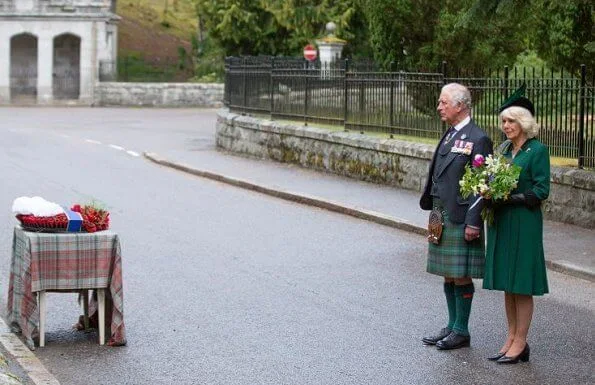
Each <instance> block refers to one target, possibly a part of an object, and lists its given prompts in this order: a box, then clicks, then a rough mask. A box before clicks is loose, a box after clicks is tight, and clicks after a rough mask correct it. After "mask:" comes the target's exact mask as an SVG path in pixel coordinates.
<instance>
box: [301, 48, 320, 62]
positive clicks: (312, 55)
mask: <svg viewBox="0 0 595 385" xmlns="http://www.w3.org/2000/svg"><path fill="white" fill-rule="evenodd" d="M317 56H318V51H316V47H314V46H313V45H312V44H306V46H305V47H304V59H306V60H308V61H310V62H311V61H314V60H316V57H317Z"/></svg>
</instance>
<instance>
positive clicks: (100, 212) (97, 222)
mask: <svg viewBox="0 0 595 385" xmlns="http://www.w3.org/2000/svg"><path fill="white" fill-rule="evenodd" d="M70 209H71V210H72V211H76V212H77V213H80V214H81V216H82V217H83V229H84V230H85V231H86V232H88V233H94V232H96V231H101V230H107V229H108V228H109V212H107V211H106V210H104V209H103V208H101V207H99V206H98V205H96V204H90V205H87V206H81V205H78V204H77V205H74V206H72V207H71V208H70Z"/></svg>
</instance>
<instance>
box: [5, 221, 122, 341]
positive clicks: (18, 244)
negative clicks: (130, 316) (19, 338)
mask: <svg viewBox="0 0 595 385" xmlns="http://www.w3.org/2000/svg"><path fill="white" fill-rule="evenodd" d="M89 289H97V292H98V293H97V294H98V297H99V298H100V299H103V298H102V296H103V294H105V306H106V309H107V311H106V313H107V314H106V315H107V317H106V319H105V321H106V324H107V325H109V329H110V332H109V333H108V335H109V336H110V338H109V340H108V342H107V344H108V345H110V346H120V345H125V344H126V329H125V327H124V293H123V287H122V257H121V254H120V241H119V238H118V235H117V234H116V233H114V232H112V231H100V232H96V233H37V232H29V231H25V230H23V229H22V228H21V227H20V226H16V227H15V228H14V235H13V241H12V259H11V264H10V280H9V287H8V301H7V306H8V320H9V323H10V325H11V327H12V328H13V330H16V331H20V332H21V333H22V334H23V337H24V338H25V341H26V343H27V345H29V348H31V349H34V344H33V339H32V336H33V334H34V333H35V332H36V331H39V329H40V325H39V321H40V317H39V313H40V312H38V311H37V308H38V304H37V298H39V299H40V300H41V301H40V304H44V303H45V301H44V300H43V299H44V297H45V292H47V291H56V292H60V291H62V292H63V291H66V292H72V291H78V292H81V293H85V294H86V293H87V290H89ZM36 297H37V298H36ZM84 297H86V296H84ZM85 305H86V306H87V305H88V306H89V307H90V308H91V311H92V313H95V312H96V311H97V308H98V307H97V303H96V301H95V300H91V303H90V304H88V303H87V304H85ZM44 311H45V309H42V313H43V312H44ZM102 313H103V312H102ZM93 315H94V314H92V317H93ZM101 315H103V314H101ZM101 318H103V317H101ZM42 326H43V325H42ZM100 337H101V336H100ZM42 338H43V330H41V331H40V342H42ZM100 342H103V341H100Z"/></svg>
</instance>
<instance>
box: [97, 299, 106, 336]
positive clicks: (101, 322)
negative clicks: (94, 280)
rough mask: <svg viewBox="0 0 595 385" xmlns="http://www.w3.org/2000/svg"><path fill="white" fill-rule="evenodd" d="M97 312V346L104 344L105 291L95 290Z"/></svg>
mask: <svg viewBox="0 0 595 385" xmlns="http://www.w3.org/2000/svg"><path fill="white" fill-rule="evenodd" d="M97 311H98V314H99V345H104V344H105V289H97Z"/></svg>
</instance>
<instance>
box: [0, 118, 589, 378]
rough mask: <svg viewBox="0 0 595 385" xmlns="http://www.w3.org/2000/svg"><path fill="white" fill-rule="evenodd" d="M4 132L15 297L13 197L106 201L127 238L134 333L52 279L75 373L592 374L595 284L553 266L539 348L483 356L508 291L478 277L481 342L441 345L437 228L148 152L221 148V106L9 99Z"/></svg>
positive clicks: (1, 266) (475, 322) (52, 348)
mask: <svg viewBox="0 0 595 385" xmlns="http://www.w3.org/2000/svg"><path fill="white" fill-rule="evenodd" d="M0 135H1V138H2V140H0V164H1V165H2V166H1V168H0V170H2V172H1V174H0V175H1V179H2V189H1V190H0V208H2V207H4V210H0V248H1V250H5V252H4V253H0V277H5V278H4V279H3V280H2V282H4V284H2V285H1V286H0V290H1V291H0V301H1V302H0V306H1V307H2V309H5V304H6V290H7V287H8V283H7V281H8V272H9V268H10V245H11V241H12V227H13V226H14V225H15V223H16V220H15V219H14V218H13V217H12V214H11V212H10V207H11V204H12V201H13V199H14V198H16V197H18V196H23V195H25V196H33V195H40V196H43V197H45V198H46V199H49V200H52V201H55V202H58V203H62V204H64V205H69V204H72V203H75V202H80V203H88V202H89V201H91V200H98V201H101V202H103V203H104V204H106V205H107V207H108V209H109V210H110V212H111V218H112V229H113V230H115V231H117V232H118V233H119V234H120V237H121V241H122V252H123V272H124V298H125V300H124V304H125V323H126V328H127V337H128V345H127V346H125V347H118V348H112V347H106V346H99V345H97V344H96V342H95V341H96V338H97V336H96V334H95V333H82V332H77V331H73V330H72V329H71V325H72V324H73V323H74V321H75V320H76V318H77V316H78V308H77V305H76V301H75V297H74V295H65V294H50V295H49V303H48V311H47V318H48V321H47V323H48V324H47V331H46V347H45V348H40V349H37V350H36V352H35V354H36V355H37V357H38V358H39V359H40V360H41V361H42V362H43V363H44V365H45V366H46V367H47V368H48V370H49V371H50V372H52V373H53V374H54V376H55V377H56V378H57V379H58V380H59V381H60V382H61V383H62V384H64V385H68V384H73V385H75V384H76V385H78V384H147V383H150V384H375V385H376V384H502V383H510V384H512V383H514V384H535V383H540V384H569V383H573V384H590V383H593V382H594V379H595V378H594V373H593V369H592V368H593V357H594V354H593V353H595V349H594V348H593V343H594V338H593V331H594V330H595V328H594V326H595V325H594V321H593V320H594V317H593V316H594V310H595V304H594V298H595V296H594V294H595V290H594V286H593V284H592V283H589V282H587V281H585V280H581V279H576V278H572V277H568V276H565V275H562V274H558V273H553V272H549V273H548V274H549V278H550V289H551V291H552V294H550V295H547V296H545V297H543V298H538V299H537V300H536V311H535V316H534V323H533V327H532V332H531V336H530V343H531V348H532V356H531V362H530V363H529V364H523V365H513V366H507V367H502V366H498V365H495V364H493V363H491V362H488V361H487V360H486V359H485V358H484V357H485V356H487V355H489V354H491V353H493V352H494V351H495V350H497V349H498V348H499V347H500V344H501V343H502V342H503V340H504V338H505V329H504V327H505V326H504V325H505V320H504V312H503V303H502V295H501V294H500V293H495V292H487V291H484V290H480V289H479V287H480V284H481V282H480V281H477V282H476V287H477V288H478V290H477V293H476V297H475V302H474V308H473V313H472V316H471V332H472V347H471V348H469V349H461V350H458V351H454V352H442V351H436V350H435V349H434V348H431V347H424V346H422V345H421V343H420V340H419V339H420V337H421V336H422V335H424V334H425V333H426V332H428V331H430V332H432V331H434V330H435V329H437V328H439V327H442V326H443V324H442V323H443V321H444V318H445V305H444V297H443V294H442V285H441V281H440V278H439V277H434V276H431V275H428V274H426V273H424V268H425V250H426V243H425V240H424V239H423V237H420V236H416V235H412V234H410V233H406V232H401V231H397V230H394V229H390V228H387V227H383V226H380V225H375V224H371V223H369V222H365V221H361V220H357V219H353V218H349V217H345V216H341V215H339V214H333V213H329V212H326V211H323V210H318V209H312V208H310V207H306V206H302V205H298V204H293V203H288V202H285V201H281V200H277V199H274V198H271V197H267V196H263V195H259V194H256V193H253V192H249V191H244V190H240V189H236V188H233V187H230V186H227V185H224V184H220V183H217V182H212V181H209V180H204V179H200V178H197V177H193V176H189V175H186V174H183V173H180V172H176V171H172V170H169V169H166V168H162V167H158V166H156V165H154V164H152V163H149V162H148V161H146V160H144V159H143V158H142V157H141V156H138V155H139V154H140V153H142V152H143V151H157V152H159V151H160V150H163V149H176V150H179V151H214V113H213V111H208V110H203V111H201V110H181V109H174V110H159V109H149V110H144V109H83V108H75V109H47V108H46V109H44V108H0ZM313 183H315V180H313ZM4 313H5V312H3V314H4Z"/></svg>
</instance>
